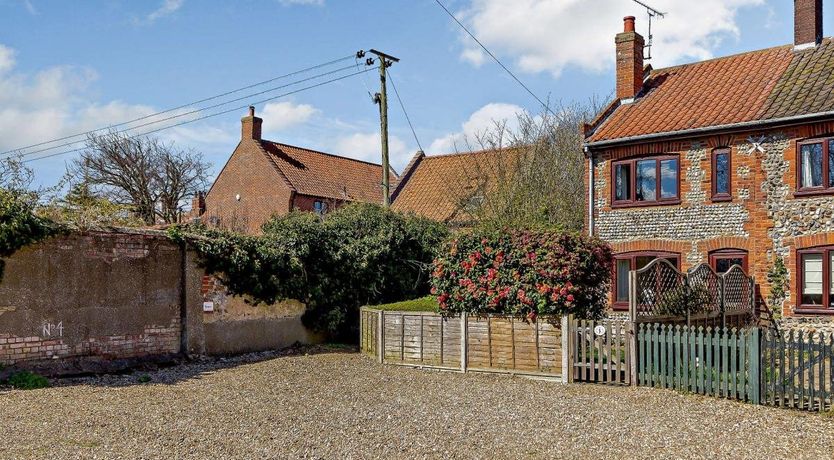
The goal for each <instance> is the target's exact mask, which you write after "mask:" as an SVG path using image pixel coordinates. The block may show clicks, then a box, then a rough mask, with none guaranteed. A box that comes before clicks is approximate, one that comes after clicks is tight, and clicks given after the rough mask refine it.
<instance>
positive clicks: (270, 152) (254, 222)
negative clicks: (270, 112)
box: [192, 107, 397, 233]
mask: <svg viewBox="0 0 834 460" xmlns="http://www.w3.org/2000/svg"><path fill="white" fill-rule="evenodd" d="M262 123H263V120H262V119H261V118H258V117H256V116H255V109H254V107H250V108H249V116H247V117H244V118H243V119H242V120H241V125H242V126H241V139H240V143H239V144H238V145H237V147H236V148H235V150H234V152H232V155H231V157H230V158H229V160H228V161H227V162H226V165H225V166H224V167H223V169H222V170H221V171H220V174H219V175H218V176H217V179H216V180H215V181H214V184H213V185H212V186H211V188H210V189H209V191H208V193H207V194H206V195H205V197H203V196H197V197H195V199H194V202H193V207H194V208H195V209H199V210H200V211H201V212H198V214H199V215H200V216H201V219H202V220H203V222H205V223H207V224H209V225H212V226H218V227H224V228H232V229H236V230H241V231H245V232H248V233H258V232H260V228H261V225H262V224H263V223H264V222H266V221H267V220H269V218H270V217H271V216H273V215H283V214H287V213H289V212H290V211H292V210H296V209H297V210H302V211H314V212H318V213H324V212H327V211H328V210H331V209H334V208H336V207H338V206H340V205H342V204H344V203H348V202H352V201H360V202H369V203H382V167H381V166H380V165H378V164H374V163H368V162H365V161H360V160H354V159H351V158H346V157H342V156H338V155H333V154H330V153H324V152H318V151H315V150H310V149H305V148H302V147H295V146H291V145H287V144H281V143H279V142H273V141H268V140H265V139H261V125H262ZM396 178H397V176H396V174H395V173H394V172H393V171H392V172H391V180H392V182H396ZM192 215H194V214H192Z"/></svg>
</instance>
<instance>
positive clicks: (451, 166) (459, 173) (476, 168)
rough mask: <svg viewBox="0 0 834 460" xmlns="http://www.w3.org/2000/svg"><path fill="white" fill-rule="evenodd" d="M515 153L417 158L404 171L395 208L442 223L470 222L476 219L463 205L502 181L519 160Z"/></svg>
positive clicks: (464, 154)
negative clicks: (496, 182) (491, 184)
mask: <svg viewBox="0 0 834 460" xmlns="http://www.w3.org/2000/svg"><path fill="white" fill-rule="evenodd" d="M515 152H517V151H516V150H511V149H505V150H484V151H479V152H466V153H454V154H448V155H435V156H426V157H422V158H421V159H419V157H418V158H415V160H412V165H409V167H408V168H406V170H405V171H403V174H402V179H403V183H402V184H400V187H399V188H398V189H397V191H396V196H395V199H394V203H393V206H392V207H393V208H394V209H396V210H399V211H405V212H414V213H415V214H419V215H422V216H425V217H428V218H430V219H434V220H437V221H441V222H456V223H466V222H470V221H471V220H472V218H471V216H469V215H467V213H466V211H465V210H464V206H463V204H464V203H465V202H466V201H467V200H468V199H469V198H471V197H472V196H474V195H477V194H479V193H480V194H482V193H483V190H484V189H483V188H484V187H489V184H490V182H494V181H496V180H498V179H499V177H500V175H501V174H502V171H503V172H504V173H506V172H507V168H509V167H511V166H512V162H513V161H514V159H515V158H516V157H517V155H515ZM415 162H417V164H416V166H414V169H413V170H412V169H411V167H412V166H413V163H415Z"/></svg>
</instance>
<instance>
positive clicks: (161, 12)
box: [145, 0, 185, 23]
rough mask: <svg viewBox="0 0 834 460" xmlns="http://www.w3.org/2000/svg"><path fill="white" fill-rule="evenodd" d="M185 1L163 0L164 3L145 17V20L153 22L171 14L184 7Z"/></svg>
mask: <svg viewBox="0 0 834 460" xmlns="http://www.w3.org/2000/svg"><path fill="white" fill-rule="evenodd" d="M184 3H185V0H163V2H162V5H161V6H160V7H159V8H157V9H156V10H154V11H153V12H151V14H149V15H148V16H147V17H146V18H145V22H147V23H153V22H154V21H156V20H157V19H160V18H164V17H165V16H168V15H171V14H173V13H175V12H176V11H177V10H179V9H180V8H182V5H183V4H184Z"/></svg>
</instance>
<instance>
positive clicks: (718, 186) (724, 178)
mask: <svg viewBox="0 0 834 460" xmlns="http://www.w3.org/2000/svg"><path fill="white" fill-rule="evenodd" d="M731 168H732V166H731V158H730V149H717V150H715V151H713V152H712V200H713V201H729V200H732V199H733V196H732V189H731V180H732V179H731Z"/></svg>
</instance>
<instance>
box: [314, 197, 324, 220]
mask: <svg viewBox="0 0 834 460" xmlns="http://www.w3.org/2000/svg"><path fill="white" fill-rule="evenodd" d="M313 212H315V213H316V214H318V215H320V216H323V215H325V214H327V203H325V202H324V201H319V200H316V201H314V202H313Z"/></svg>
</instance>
